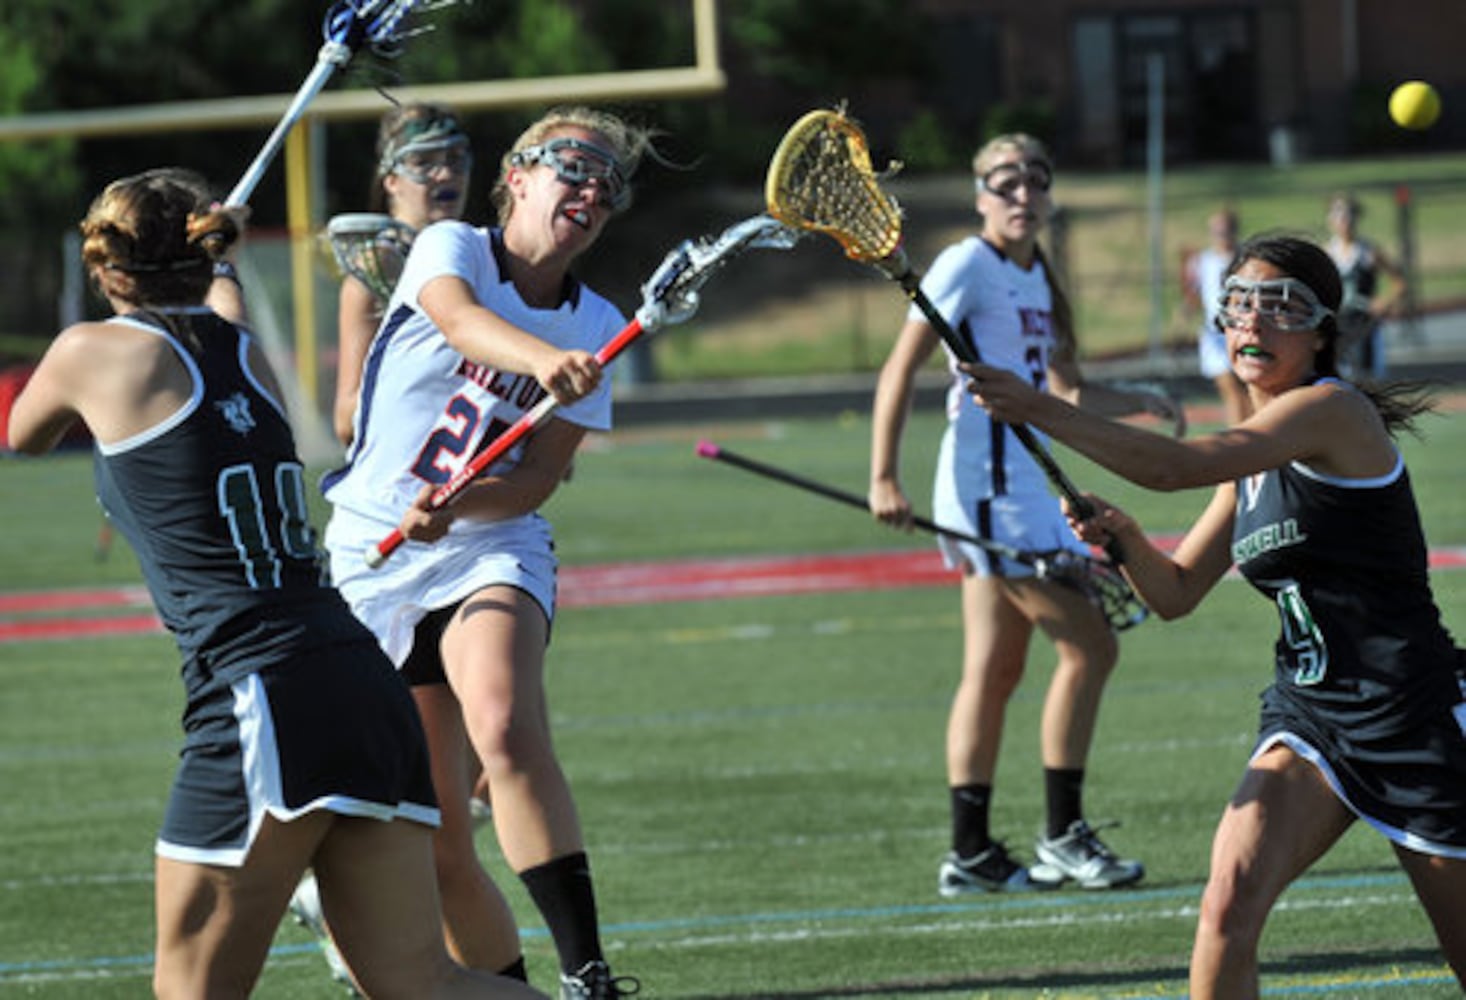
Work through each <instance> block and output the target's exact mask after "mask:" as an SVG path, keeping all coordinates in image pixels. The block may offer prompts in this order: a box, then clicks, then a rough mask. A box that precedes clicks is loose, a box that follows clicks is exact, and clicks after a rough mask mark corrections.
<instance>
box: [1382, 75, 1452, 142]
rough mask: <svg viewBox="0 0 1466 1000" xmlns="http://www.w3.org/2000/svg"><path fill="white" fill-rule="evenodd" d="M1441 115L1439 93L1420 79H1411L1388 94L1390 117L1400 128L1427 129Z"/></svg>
mask: <svg viewBox="0 0 1466 1000" xmlns="http://www.w3.org/2000/svg"><path fill="white" fill-rule="evenodd" d="M1440 116H1441V95H1440V94H1437V93H1436V92H1435V88H1434V87H1432V86H1431V85H1430V84H1428V83H1425V82H1424V81H1421V80H1411V81H1410V82H1408V83H1402V84H1400V85H1399V86H1398V87H1396V88H1395V92H1394V93H1393V94H1391V95H1390V117H1391V118H1393V119H1394V120H1395V124H1396V125H1398V126H1400V127H1401V128H1408V129H1415V130H1417V131H1418V130H1420V129H1427V128H1430V127H1431V126H1432V125H1434V124H1435V120H1436V119H1437V118H1439V117H1440Z"/></svg>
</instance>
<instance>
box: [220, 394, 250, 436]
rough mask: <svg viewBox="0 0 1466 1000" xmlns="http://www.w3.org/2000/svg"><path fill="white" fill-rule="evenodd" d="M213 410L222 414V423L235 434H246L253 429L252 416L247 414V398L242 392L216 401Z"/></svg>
mask: <svg viewBox="0 0 1466 1000" xmlns="http://www.w3.org/2000/svg"><path fill="white" fill-rule="evenodd" d="M214 409H216V410H218V411H219V412H220V413H221V414H223V416H224V422H225V423H227V424H228V425H229V429H230V430H232V431H234V433H236V434H248V433H249V432H250V431H252V430H254V429H255V418H254V414H253V413H250V412H249V397H248V396H246V395H245V394H244V393H242V392H236V393H235V394H234V395H232V396H230V397H228V398H227V399H220V400H217V401H216V402H215V403H214Z"/></svg>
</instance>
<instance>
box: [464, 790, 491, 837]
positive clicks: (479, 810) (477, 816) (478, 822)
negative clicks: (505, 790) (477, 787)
mask: <svg viewBox="0 0 1466 1000" xmlns="http://www.w3.org/2000/svg"><path fill="white" fill-rule="evenodd" d="M468 821H469V822H470V823H471V824H473V828H474V830H480V829H482V828H483V827H485V826H488V825H489V824H490V823H492V822H493V821H494V807H493V806H492V805H490V804H489V803H488V802H486V801H485V800H483V799H481V798H479V797H478V796H477V795H470V796H469V797H468Z"/></svg>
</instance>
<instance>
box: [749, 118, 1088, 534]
mask: <svg viewBox="0 0 1466 1000" xmlns="http://www.w3.org/2000/svg"><path fill="white" fill-rule="evenodd" d="M899 166H900V165H899V164H897V165H896V167H895V168H892V169H889V170H887V171H886V172H885V173H883V174H877V173H876V172H875V171H874V170H873V169H872V168H871V163H870V147H869V146H868V145H867V143H866V140H865V133H864V132H862V131H861V130H860V126H859V125H857V124H855V122H853V121H852V120H851V119H849V118H847V117H845V114H844V112H843V111H811V112H810V113H809V114H807V115H805V116H804V117H803V118H801V119H799V120H798V121H797V122H795V123H794V124H793V126H791V127H790V129H789V131H788V132H787V133H786V134H785V136H784V139H783V141H782V142H780V143H779V148H778V149H777V150H775V152H774V158H773V160H772V161H770V163H769V173H768V177H767V179H766V181H765V184H764V198H765V200H766V201H767V202H768V207H769V214H770V215H772V216H773V217H774V218H776V219H778V220H779V221H780V222H783V223H785V224H786V225H790V226H793V227H794V228H796V229H803V230H808V231H813V232H817V233H824V234H825V235H827V236H830V237H832V238H833V239H835V240H836V242H838V243H839V244H840V246H842V247H843V248H844V249H845V256H847V257H849V258H850V259H851V260H855V261H859V262H860V263H862V264H870V265H872V266H874V267H875V268H876V269H877V270H879V271H881V272H882V273H883V274H885V275H886V277H888V278H890V279H892V280H893V281H895V282H896V283H897V284H898V285H900V286H901V290H902V291H903V292H905V293H906V297H907V298H909V299H910V300H911V301H912V302H914V303H916V306H917V308H919V309H920V310H921V312H922V314H923V315H924V316H926V318H927V322H929V323H931V325H932V329H934V330H936V331H937V334H938V335H939V336H940V337H941V338H942V341H943V342H944V343H945V344H946V345H947V347H948V348H949V349H950V350H951V351H952V353H953V354H954V355H955V356H956V357H957V359H958V360H959V361H965V362H969V363H978V362H981V361H982V356H981V355H980V354H979V353H978V350H977V345H976V344H973V343H971V342H970V341H968V340H966V339H964V338H962V337H959V336H958V335H957V333H956V331H954V330H953V329H952V325H951V324H950V323H948V322H947V319H946V317H945V316H943V315H942V314H941V313H940V312H938V311H937V308H936V306H934V305H933V304H932V301H931V299H929V298H928V297H927V295H926V293H925V292H923V291H922V290H921V275H920V274H918V273H917V272H916V270H915V269H914V268H913V267H912V266H911V262H910V261H909V260H908V259H907V257H906V250H905V249H904V248H903V247H902V246H901V208H900V206H898V205H897V204H896V199H895V198H892V197H891V196H890V195H889V194H887V193H886V192H885V191H883V190H881V185H880V182H881V180H882V179H883V178H884V177H887V176H890V174H892V173H894V172H895V169H898V168H899ZM1008 426H1009V427H1011V428H1012V429H1013V434H1014V436H1016V437H1017V438H1018V441H1019V443H1020V444H1022V445H1023V447H1024V448H1025V449H1027V450H1028V453H1029V454H1030V455H1032V456H1033V459H1034V461H1036V462H1037V463H1038V464H1039V467H1040V468H1041V469H1043V472H1044V475H1045V476H1047V477H1048V480H1049V482H1050V483H1051V484H1052V485H1053V486H1054V488H1055V489H1057V490H1058V491H1059V492H1060V493H1062V494H1063V495H1064V498H1065V499H1066V500H1068V501H1069V505H1070V506H1071V507H1072V508H1073V509H1074V511H1075V513H1077V514H1079V515H1080V516H1081V517H1087V516H1089V515H1090V514H1092V513H1093V511H1094V507H1093V505H1092V504H1090V502H1089V501H1088V500H1086V499H1085V498H1084V497H1083V496H1081V495H1080V493H1079V490H1078V489H1076V488H1075V486H1074V483H1073V482H1071V481H1070V479H1069V477H1068V476H1066V475H1065V474H1064V470H1063V469H1061V468H1059V465H1058V463H1057V462H1055V461H1054V457H1053V456H1052V455H1050V454H1049V451H1048V449H1047V448H1045V447H1044V445H1043V442H1041V441H1040V440H1039V439H1038V438H1037V437H1036V436H1035V435H1034V433H1033V429H1032V428H1031V427H1029V426H1028V425H1027V424H1009V425H1008Z"/></svg>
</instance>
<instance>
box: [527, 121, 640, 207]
mask: <svg viewBox="0 0 1466 1000" xmlns="http://www.w3.org/2000/svg"><path fill="white" fill-rule="evenodd" d="M509 162H510V163H512V164H513V165H514V166H516V167H526V166H531V165H533V164H536V163H538V164H542V165H544V166H546V167H549V168H550V169H551V170H553V171H555V177H556V179H557V180H559V181H560V183H562V184H568V185H570V186H571V187H577V188H578V187H584V186H585V185H586V184H588V183H590V182H591V181H595V182H597V183H598V184H599V185H600V188H601V190H602V191H604V192H605V194H606V201H607V203H608V204H609V205H610V206H611V210H612V211H614V212H619V211H621V210H622V209H623V208H625V207H626V206H627V205H628V204H630V203H631V187H630V185H629V184H628V183H627V179H626V173H625V171H624V170H622V169H621V164H620V163H618V162H617V161H616V156H615V154H613V153H612V152H610V151H609V150H607V149H603V148H601V147H600V146H597V145H595V144H594V143H589V142H584V141H582V140H580V139H571V138H569V137H561V138H559V139H551V140H550V141H549V142H544V143H541V144H539V145H538V146H526V147H525V148H524V149H520V150H516V151H515V152H513V153H511V154H510V156H509Z"/></svg>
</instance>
